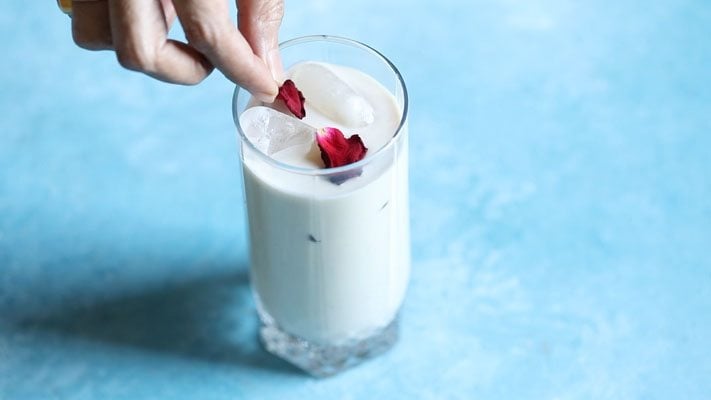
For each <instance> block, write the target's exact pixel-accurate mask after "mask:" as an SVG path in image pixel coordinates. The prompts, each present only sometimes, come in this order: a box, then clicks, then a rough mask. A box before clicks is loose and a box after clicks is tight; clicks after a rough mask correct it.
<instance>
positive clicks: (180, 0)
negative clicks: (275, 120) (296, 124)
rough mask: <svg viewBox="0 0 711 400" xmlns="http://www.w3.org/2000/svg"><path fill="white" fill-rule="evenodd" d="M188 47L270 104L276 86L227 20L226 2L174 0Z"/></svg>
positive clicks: (275, 92) (243, 39) (258, 59)
mask: <svg viewBox="0 0 711 400" xmlns="http://www.w3.org/2000/svg"><path fill="white" fill-rule="evenodd" d="M174 4H175V11H176V12H177V14H178V19H179V20H180V23H181V24H182V26H183V30H184V31H185V37H186V39H187V40H188V43H189V44H190V45H191V46H193V47H194V48H195V49H196V50H198V51H199V52H200V53H202V54H203V55H205V57H207V59H208V60H210V62H211V63H212V64H213V65H214V66H215V68H217V69H219V70H220V71H221V72H222V73H223V74H224V75H225V76H226V77H227V78H228V79H229V80H231V81H233V82H235V83H237V84H238V85H240V86H242V87H243V88H245V89H247V90H248V91H249V92H250V93H252V95H254V96H255V97H257V98H258V99H260V100H262V101H267V102H271V101H273V100H274V97H275V96H276V95H277V92H278V86H277V83H276V82H275V81H274V79H273V78H272V75H271V73H270V72H269V69H268V68H267V66H266V64H265V63H264V61H262V60H261V59H260V58H259V57H257V55H255V54H254V51H253V50H252V48H251V47H250V46H249V43H247V41H246V40H245V38H244V37H243V36H242V35H241V34H240V32H239V31H238V30H237V27H236V26H235V24H234V23H233V22H232V21H231V20H230V9H229V5H228V3H227V1H225V0H174Z"/></svg>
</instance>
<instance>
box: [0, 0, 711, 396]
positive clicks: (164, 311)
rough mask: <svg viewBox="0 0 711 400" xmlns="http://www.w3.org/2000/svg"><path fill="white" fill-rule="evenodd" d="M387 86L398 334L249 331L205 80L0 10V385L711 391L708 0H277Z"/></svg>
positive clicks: (68, 392)
mask: <svg viewBox="0 0 711 400" xmlns="http://www.w3.org/2000/svg"><path fill="white" fill-rule="evenodd" d="M314 33H329V34H337V35H343V36H347V37H351V38H354V39H358V40H360V41H363V42H366V43H368V44H370V45H372V46H374V47H376V48H378V49H380V50H381V51H382V52H383V53H384V54H386V55H387V56H388V57H389V58H391V59H392V61H393V62H394V63H395V64H396V65H397V66H398V67H399V68H400V69H401V71H402V73H403V75H404V76H405V79H406V81H407V83H408V85H409V90H410V96H411V109H410V110H411V114H410V133H411V154H412V157H411V160H412V165H411V178H412V187H411V204H412V241H413V266H412V281H411V286H410V290H409V293H408V297H407V300H406V303H405V306H404V312H403V321H402V322H403V324H402V338H401V341H400V342H399V343H398V345H397V346H396V347H395V348H394V349H393V350H392V351H391V352H389V353H388V354H387V355H385V356H383V357H381V358H379V359H376V360H374V361H371V362H368V363H366V364H364V365H362V366H360V367H358V368H356V369H353V370H351V371H348V372H346V373H344V374H342V375H339V376H337V377H334V378H331V379H327V380H315V379H312V378H309V377H307V376H304V375H302V374H300V373H299V372H298V371H296V370H294V369H293V368H291V367H290V366H289V365H288V364H286V363H284V362H282V361H280V360H278V359H275V358H273V357H271V356H270V355H268V354H266V353H265V352H264V351H263V350H261V348H260V347H259V345H258V343H257V341H256V328H257V321H256V318H255V316H254V311H253V303H252V300H251V298H250V294H249V289H248V282H247V277H246V272H245V271H246V269H247V267H248V265H247V261H246V237H245V233H246V230H245V213H244V206H243V197H242V189H241V184H242V183H241V177H240V175H239V169H238V156H237V144H236V143H237V142H236V133H235V129H234V126H233V123H232V117H231V111H230V101H231V95H232V91H233V89H234V87H233V85H232V84H231V83H230V82H228V81H227V80H226V79H225V78H224V77H223V76H221V75H220V74H219V73H216V74H214V75H213V76H211V77H210V78H208V79H207V80H206V81H205V82H204V83H203V84H201V85H199V86H197V87H179V86H171V85H166V84H162V83H159V82H156V81H153V80H151V79H149V78H147V77H144V76H142V75H140V74H137V73H133V72H129V71H125V70H123V69H121V68H120V67H119V66H118V64H117V63H116V60H115V57H114V55H113V54H112V53H109V52H101V53H92V52H87V51H84V50H81V49H78V48H77V47H75V46H74V45H73V43H72V41H71V37H70V22H69V20H68V18H67V17H66V16H64V15H62V14H61V13H60V12H59V11H58V10H57V9H56V8H55V5H54V4H53V2H52V1H43V2H34V1H33V2H25V1H12V2H6V3H5V4H4V5H3V12H2V13H0V34H1V35H2V38H3V42H2V44H0V46H1V47H0V54H2V55H3V61H2V63H0V88H1V89H0V91H1V93H0V113H1V115H2V118H1V119H0V399H2V400H6V399H13V400H14V399H108V398H112V399H155V398H170V399H242V398H245V399H285V398H301V399H321V398H323V399H335V398H342V399H363V398H388V399H413V398H423V399H445V398H448V399H449V398H451V399H472V398H481V399H501V398H527V399H672V398H679V399H709V398H711V379H709V377H711V343H710V339H711V256H709V250H710V249H711V172H710V168H709V159H710V158H711V3H709V2H708V1H704V0H663V1H652V2H647V1H636V0H622V1H595V2H594V1H576V2H572V1H555V0H552V1H538V0H532V1H513V0H508V1H503V0H502V1H464V0H462V1H446V0H445V1H439V2H413V1H405V0H399V1H376V0H361V1H352V2H341V1H326V0H318V1H316V0H314V1H287V7H286V17H285V19H284V24H283V29H282V39H288V38H292V37H295V36H300V35H304V34H314Z"/></svg>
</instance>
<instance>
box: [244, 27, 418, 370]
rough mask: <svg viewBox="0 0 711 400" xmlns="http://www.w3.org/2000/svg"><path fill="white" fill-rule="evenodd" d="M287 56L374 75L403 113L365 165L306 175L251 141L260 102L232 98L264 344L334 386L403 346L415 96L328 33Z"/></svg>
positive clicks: (380, 62) (363, 53) (356, 46)
mask: <svg viewBox="0 0 711 400" xmlns="http://www.w3.org/2000/svg"><path fill="white" fill-rule="evenodd" d="M280 48H281V56H282V59H283V61H284V65H285V67H286V68H287V69H288V68H289V67H290V66H292V65H294V64H297V63H299V62H302V61H321V62H327V63H332V64H339V65H343V66H346V67H351V68H354V69H357V70H359V71H362V72H365V73H366V74H369V75H370V76H371V77H373V78H375V79H376V80H377V81H378V82H380V84H381V85H383V86H384V87H385V88H386V89H387V90H388V91H390V92H391V94H392V95H393V96H394V98H395V101H396V102H397V106H398V108H399V111H400V114H401V120H400V123H399V125H398V128H397V129H396V130H395V131H394V132H392V138H391V139H390V140H389V141H388V142H387V144H386V145H385V146H384V147H382V148H381V149H379V150H377V151H375V152H369V154H368V156H367V157H366V158H364V159H363V160H361V161H359V162H356V163H354V164H350V165H346V166H342V167H338V168H324V169H313V168H300V167H295V166H290V165H288V164H284V163H282V162H279V161H277V160H274V159H272V158H270V157H269V156H268V155H266V154H264V153H262V152H261V151H259V150H258V149H257V148H256V147H255V146H254V145H253V144H252V143H251V142H250V141H249V140H248V139H247V137H246V136H245V133H244V132H243V130H242V128H241V126H240V123H239V116H240V114H241V113H242V112H243V111H244V110H245V109H246V108H248V107H249V106H250V105H252V103H251V102H250V100H251V97H250V95H249V93H248V92H246V91H243V90H241V89H240V88H237V90H236V91H235V95H234V99H233V114H234V120H235V124H236V125H237V130H238V131H239V137H240V155H241V161H242V162H241V166H242V173H243V177H244V188H245V197H246V202H247V215H248V221H249V242H250V246H249V248H250V259H251V260H250V279H251V285H252V290H253V293H254V296H255V300H256V304H257V311H258V314H259V318H260V320H261V324H262V325H261V328H260V338H261V340H262V342H263V344H264V346H265V348H266V349H267V350H268V351H269V352H271V353H273V354H275V355H277V356H279V357H281V358H284V359H286V360H287V361H289V362H291V363H293V364H295V365H297V366H298V367H300V368H302V369H304V370H305V371H307V372H309V373H311V374H313V375H315V376H328V375H332V374H334V373H337V372H339V371H341V370H343V369H345V368H348V367H350V366H353V365H355V364H358V363H359V362H361V361H363V360H365V359H367V358H370V357H373V356H375V355H378V354H380V353H382V352H384V351H386V350H387V349H389V348H390V347H391V346H392V345H393V344H394V343H395V342H396V340H397V336H398V323H397V320H398V312H399V309H400V306H401V304H402V301H403V298H404V295H405V291H406V287H407V282H408V279H409V271H410V235H409V207H408V134H407V91H406V88H405V83H404V82H403V79H402V77H401V76H400V73H399V72H398V70H397V69H396V68H395V66H394V65H393V64H392V63H391V62H390V61H388V59H386V58H385V57H384V56H383V55H382V54H380V53H379V52H377V51H376V50H374V49H372V48H370V47H368V46H366V45H364V44H362V43H359V42H356V41H353V40H349V39H345V38H339V37H333V36H322V35H319V36H308V37H301V38H297V39H294V40H289V41H287V42H284V43H282V44H281V46H280ZM307 102H308V99H307ZM375 111H376V113H377V110H375ZM344 178H348V179H346V180H345V182H343V181H344ZM334 182H342V183H341V184H337V183H334Z"/></svg>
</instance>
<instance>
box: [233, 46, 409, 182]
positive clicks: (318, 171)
mask: <svg viewBox="0 0 711 400" xmlns="http://www.w3.org/2000/svg"><path fill="white" fill-rule="evenodd" d="M318 41H327V42H332V43H338V44H343V45H348V46H352V47H356V48H359V49H361V50H365V51H366V52H368V53H370V54H372V55H374V56H376V57H377V58H379V59H380V60H381V61H383V62H384V63H385V64H386V65H387V66H388V67H389V68H390V70H391V71H392V72H393V73H394V74H395V77H396V78H397V81H398V82H399V83H400V86H401V88H402V93H403V106H402V116H401V117H400V122H399V123H398V125H397V128H396V129H395V133H394V134H393V136H392V137H391V138H390V140H388V142H387V143H385V145H383V146H382V147H381V148H379V149H378V150H377V151H376V152H375V153H373V154H370V155H368V156H366V157H365V158H363V159H362V160H360V161H357V162H354V163H352V164H348V165H343V166H340V167H333V168H304V167H297V166H294V165H291V164H287V163H284V162H281V161H278V160H275V159H273V158H272V157H270V156H269V155H267V154H266V153H263V152H262V151H261V150H259V149H258V148H257V147H256V146H255V145H254V144H253V143H252V142H251V141H250V140H249V138H247V136H246V134H245V133H244V131H243V130H242V126H241V125H240V123H239V115H237V101H238V99H239V98H240V97H239V96H240V94H241V93H244V94H246V95H251V94H250V93H249V92H248V91H246V90H244V89H242V88H241V87H240V86H237V87H236V88H235V91H234V94H233V96H232V118H233V120H234V123H235V126H236V127H237V131H238V132H239V136H240V139H241V142H242V145H243V146H244V145H246V146H248V147H249V148H250V149H252V150H254V151H255V152H256V153H257V154H258V156H259V157H260V158H261V159H262V160H264V161H265V162H267V163H268V164H271V165H273V166H276V167H278V168H280V169H283V170H286V171H288V172H293V173H298V174H301V175H313V176H323V175H332V174H339V173H343V172H348V171H350V170H353V169H358V168H362V167H363V166H365V165H367V164H369V163H371V162H373V161H374V160H375V159H377V158H378V157H379V156H381V155H382V154H383V153H385V152H386V150H388V149H390V147H392V146H394V144H395V143H396V142H397V141H398V139H399V138H400V136H401V132H402V130H403V128H404V126H405V124H406V123H407V112H408V96H407V86H406V85H405V80H404V79H403V78H402V75H401V74H400V71H399V70H398V69H397V67H395V65H394V64H393V63H392V62H391V61H390V60H389V59H388V58H387V57H385V56H384V55H383V54H382V53H380V52H379V51H378V50H375V49H374V48H372V47H370V46H368V45H367V44H364V43H361V42H359V41H356V40H353V39H348V38H345V37H341V36H333V35H308V36H300V37H297V38H294V39H289V40H286V41H284V42H282V43H280V44H279V50H283V49H286V48H289V47H292V46H295V45H299V44H303V43H310V42H318Z"/></svg>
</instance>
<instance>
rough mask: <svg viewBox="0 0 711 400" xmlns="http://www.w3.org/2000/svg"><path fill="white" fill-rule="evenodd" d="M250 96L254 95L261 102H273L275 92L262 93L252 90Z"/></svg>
mask: <svg viewBox="0 0 711 400" xmlns="http://www.w3.org/2000/svg"><path fill="white" fill-rule="evenodd" d="M252 96H254V97H256V98H257V100H259V101H261V102H264V103H273V102H274V99H275V98H276V93H274V94H269V93H264V92H254V93H252Z"/></svg>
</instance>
